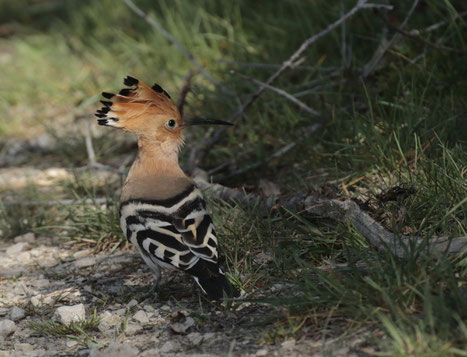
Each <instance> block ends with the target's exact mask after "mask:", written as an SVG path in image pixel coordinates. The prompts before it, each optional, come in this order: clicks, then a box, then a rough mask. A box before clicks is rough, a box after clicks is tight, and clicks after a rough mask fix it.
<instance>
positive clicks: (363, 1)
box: [125, 0, 392, 164]
mask: <svg viewBox="0 0 467 357" xmlns="http://www.w3.org/2000/svg"><path fill="white" fill-rule="evenodd" d="M125 1H126V0H125ZM374 8H384V9H388V8H389V9H392V6H387V5H379V4H367V0H358V2H357V4H356V5H355V6H354V7H353V8H352V9H351V10H350V11H348V12H347V13H346V14H344V15H343V16H341V17H340V18H339V19H338V20H336V21H335V22H333V23H332V24H330V25H329V26H328V27H326V28H325V29H324V30H322V31H320V32H318V33H317V34H315V35H313V36H311V37H309V38H308V39H306V40H305V41H304V42H303V43H302V44H301V45H300V47H299V48H298V49H297V50H296V51H295V52H294V53H293V54H292V55H291V56H290V57H289V59H287V60H286V61H285V62H284V63H283V64H282V66H281V67H280V68H279V69H278V70H277V71H276V72H274V74H272V75H271V76H270V77H269V78H268V79H267V81H266V82H265V83H266V84H268V85H270V84H271V83H272V82H274V81H275V80H276V79H277V78H278V77H279V76H280V75H281V74H282V73H283V72H284V71H285V70H286V69H288V68H290V67H293V66H294V65H295V64H296V62H297V61H298V60H299V59H300V57H301V56H302V54H303V53H304V52H305V51H306V50H307V49H308V48H309V47H310V46H311V45H312V44H314V43H315V42H316V41H318V40H319V39H321V38H322V37H324V36H326V35H327V34H328V33H329V32H331V31H333V30H335V29H336V28H338V27H339V26H340V25H341V24H342V23H343V22H344V21H347V20H348V19H349V18H351V17H352V16H353V15H355V14H356V13H357V12H358V11H360V10H362V9H374ZM265 90H266V87H264V86H262V87H260V88H259V89H258V90H257V91H256V92H254V93H253V94H251V95H250V96H249V98H248V99H247V100H246V101H245V103H243V104H242V105H241V106H240V108H239V109H238V110H237V111H236V112H235V113H234V114H233V115H231V116H230V117H229V118H228V121H230V122H236V121H237V120H238V119H239V118H241V117H242V115H243V112H244V111H245V110H246V109H247V108H248V107H250V105H251V104H253V103H254V102H255V101H256V99H258V97H259V96H260V95H261V94H262V93H263V92H264V91H265ZM226 130H227V127H224V128H221V129H218V130H217V131H216V132H215V133H214V135H213V136H212V137H211V138H210V140H208V141H207V142H206V143H205V145H204V146H203V148H201V149H200V150H198V155H197V158H196V159H195V160H194V161H195V162H194V163H195V164H199V163H202V162H203V161H204V158H205V156H206V154H207V153H208V152H209V150H210V149H211V148H212V147H213V146H214V145H215V144H216V143H217V142H218V141H219V139H220V138H221V137H222V135H224V133H225V132H226Z"/></svg>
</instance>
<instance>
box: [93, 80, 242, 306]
mask: <svg viewBox="0 0 467 357" xmlns="http://www.w3.org/2000/svg"><path fill="white" fill-rule="evenodd" d="M124 84H125V85H126V86H128V87H129V88H124V89H122V90H121V91H120V92H119V93H118V94H112V93H106V92H103V93H102V96H103V97H104V98H106V100H104V101H101V103H102V104H103V105H104V107H102V108H101V109H100V110H98V111H97V113H96V114H95V115H96V116H97V117H98V118H99V119H98V123H99V124H100V125H105V126H111V127H114V128H119V129H122V130H124V131H128V132H131V133H135V134H136V135H137V137H138V156H137V158H136V160H135V161H134V162H133V165H132V166H131V168H130V171H129V173H128V177H127V178H126V180H125V183H124V186H123V190H122V194H121V198H120V225H121V227H122V230H123V232H124V234H125V235H126V238H127V239H128V240H129V241H130V242H131V243H133V244H134V245H135V246H136V247H137V249H138V250H139V252H140V254H141V256H142V257H143V259H144V261H145V262H146V264H147V265H148V266H149V267H150V268H151V270H152V271H153V272H154V275H155V280H156V286H157V283H158V282H159V279H160V274H161V273H160V268H164V269H178V270H181V271H184V272H186V273H188V274H190V275H191V276H192V277H193V278H194V280H195V281H196V283H197V284H198V285H199V286H200V288H201V290H202V291H203V292H204V293H206V294H207V295H208V297H209V298H211V299H221V298H222V297H223V296H224V295H225V296H227V297H237V296H238V295H239V292H238V290H237V289H236V288H235V287H233V286H232V285H231V284H230V283H229V281H228V280H227V278H226V276H225V273H224V271H223V270H222V268H221V267H220V266H219V263H218V249H217V238H216V232H215V230H214V225H213V223H212V220H211V217H210V216H209V214H208V212H207V210H206V203H205V201H204V200H203V197H202V195H201V192H200V191H199V189H198V188H196V186H195V184H194V182H193V181H192V180H191V179H190V178H189V177H187V176H186V175H185V173H184V172H183V171H182V169H181V168H180V166H179V163H178V155H179V151H180V149H181V147H182V145H183V142H184V138H183V129H184V128H185V127H186V126H190V125H199V124H223V125H231V124H230V123H228V122H224V121H221V120H216V119H198V118H197V119H193V120H190V121H188V120H183V119H182V117H181V115H180V112H179V111H178V109H177V107H176V106H175V104H174V102H173V101H172V99H171V98H170V95H169V94H168V93H167V92H166V91H165V90H164V89H162V88H161V87H160V86H159V85H158V84H154V85H153V86H152V87H150V86H148V85H146V84H144V83H143V82H141V81H140V80H138V79H136V78H133V77H130V76H128V77H126V78H125V79H124Z"/></svg>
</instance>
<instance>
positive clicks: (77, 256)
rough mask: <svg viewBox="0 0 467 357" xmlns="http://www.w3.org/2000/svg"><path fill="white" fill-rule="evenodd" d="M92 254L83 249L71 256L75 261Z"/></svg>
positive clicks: (90, 251) (89, 250) (88, 250)
mask: <svg viewBox="0 0 467 357" xmlns="http://www.w3.org/2000/svg"><path fill="white" fill-rule="evenodd" d="M91 253H92V250H91V249H83V250H78V251H77V252H75V253H74V254H73V257H74V258H75V259H81V258H84V257H87V256H88V255H90V254H91Z"/></svg>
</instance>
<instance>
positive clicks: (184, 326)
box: [170, 316, 195, 333]
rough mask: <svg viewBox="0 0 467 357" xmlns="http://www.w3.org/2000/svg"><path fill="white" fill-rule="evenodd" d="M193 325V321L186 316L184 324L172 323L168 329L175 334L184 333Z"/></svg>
mask: <svg viewBox="0 0 467 357" xmlns="http://www.w3.org/2000/svg"><path fill="white" fill-rule="evenodd" d="M194 324H195V320H193V318H192V317H190V316H188V317H187V318H186V319H185V321H184V322H176V323H173V324H172V325H171V326H170V327H171V328H172V330H174V331H175V332H177V333H185V332H186V331H187V330H188V329H189V328H190V327H191V326H193V325H194Z"/></svg>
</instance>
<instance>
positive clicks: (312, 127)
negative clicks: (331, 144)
mask: <svg viewBox="0 0 467 357" xmlns="http://www.w3.org/2000/svg"><path fill="white" fill-rule="evenodd" d="M321 126H322V124H321V123H315V124H312V125H310V126H309V127H308V128H306V129H305V130H303V131H301V132H302V136H301V137H300V138H299V139H297V140H296V141H294V142H292V143H289V144H287V145H285V146H283V147H282V148H280V149H279V150H277V151H276V152H275V153H274V154H272V155H269V156H268V157H267V158H266V159H264V160H261V161H257V162H254V163H252V164H250V165H247V166H244V167H241V168H239V169H238V170H235V171H233V172H231V173H229V174H227V175H224V176H220V177H214V181H216V182H219V181H223V180H225V179H228V178H231V177H234V176H238V175H241V174H243V173H245V172H247V171H250V170H253V169H256V168H258V167H260V166H262V165H264V164H266V163H268V162H270V161H272V160H274V159H277V158H278V157H281V156H282V155H284V154H286V153H287V152H289V151H290V150H292V149H293V148H294V147H295V146H297V145H298V144H299V143H301V142H302V141H303V140H305V139H306V138H307V137H308V136H309V135H311V134H312V133H314V132H316V131H317V130H318V129H319V128H321Z"/></svg>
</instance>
